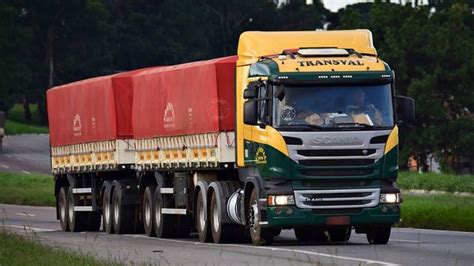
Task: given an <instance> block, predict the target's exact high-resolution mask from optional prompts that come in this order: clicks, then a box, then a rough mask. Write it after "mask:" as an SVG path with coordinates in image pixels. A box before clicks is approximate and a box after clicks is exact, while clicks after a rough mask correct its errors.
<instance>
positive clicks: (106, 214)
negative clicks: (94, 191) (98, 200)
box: [104, 198, 110, 223]
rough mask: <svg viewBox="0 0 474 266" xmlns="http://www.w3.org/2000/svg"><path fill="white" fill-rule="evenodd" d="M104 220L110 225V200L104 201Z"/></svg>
mask: <svg viewBox="0 0 474 266" xmlns="http://www.w3.org/2000/svg"><path fill="white" fill-rule="evenodd" d="M104 220H105V223H109V221H110V203H109V201H108V198H105V199H104Z"/></svg>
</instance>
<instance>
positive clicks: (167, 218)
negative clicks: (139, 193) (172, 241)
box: [153, 189, 177, 238]
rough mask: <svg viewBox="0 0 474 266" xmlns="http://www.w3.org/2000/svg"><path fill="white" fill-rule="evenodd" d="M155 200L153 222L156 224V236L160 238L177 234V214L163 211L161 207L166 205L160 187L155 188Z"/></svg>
mask: <svg viewBox="0 0 474 266" xmlns="http://www.w3.org/2000/svg"><path fill="white" fill-rule="evenodd" d="M153 200H154V202H155V204H154V205H155V211H154V212H153V213H154V221H153V223H154V225H155V233H156V236H157V237H160V238H170V237H173V236H175V230H176V222H177V219H176V215H171V214H163V213H162V212H161V209H163V208H165V207H166V205H165V203H164V202H163V197H162V195H161V192H160V190H159V189H155V194H154V195H153Z"/></svg>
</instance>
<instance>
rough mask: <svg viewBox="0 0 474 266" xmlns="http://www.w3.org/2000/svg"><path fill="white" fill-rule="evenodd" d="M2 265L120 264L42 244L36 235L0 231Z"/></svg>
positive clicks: (0, 260)
mask: <svg viewBox="0 0 474 266" xmlns="http://www.w3.org/2000/svg"><path fill="white" fill-rule="evenodd" d="M0 247H2V248H0V265H58V266H60V265H120V264H119V263H116V262H108V261H101V260H98V259H96V258H94V257H92V256H89V255H81V254H78V253H74V252H68V251H66V250H65V249H62V248H59V247H55V248H51V247H47V246H44V245H41V244H40V243H39V240H35V237H34V236H33V235H32V236H28V237H22V236H19V235H15V234H12V233H8V232H6V231H3V232H0Z"/></svg>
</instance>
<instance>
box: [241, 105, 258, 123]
mask: <svg viewBox="0 0 474 266" xmlns="http://www.w3.org/2000/svg"><path fill="white" fill-rule="evenodd" d="M244 123H245V124H247V125H253V126H255V125H258V123H257V101H256V100H254V99H251V100H248V101H246V102H245V103H244Z"/></svg>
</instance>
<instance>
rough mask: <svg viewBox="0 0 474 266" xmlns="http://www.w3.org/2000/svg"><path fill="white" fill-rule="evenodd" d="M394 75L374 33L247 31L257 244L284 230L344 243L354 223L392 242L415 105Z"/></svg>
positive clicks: (240, 154)
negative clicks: (403, 146)
mask: <svg viewBox="0 0 474 266" xmlns="http://www.w3.org/2000/svg"><path fill="white" fill-rule="evenodd" d="M394 81H395V76H394V71H393V70H392V69H391V68H390V67H389V66H388V64H386V63H385V62H383V61H382V60H381V59H380V58H378V57H377V53H376V51H375V49H374V48H373V45H372V36H371V33H370V31H368V30H353V31H332V32H268V33H264V32H247V33H244V34H242V36H241V38H240V43H239V61H238V63H237V93H238V95H237V121H242V122H243V123H242V124H241V125H239V124H238V125H237V162H238V164H239V166H241V167H242V170H241V172H246V173H245V174H243V175H244V176H247V175H248V176H254V177H255V179H257V180H259V181H258V182H260V183H261V185H259V188H258V191H259V193H258V194H259V195H258V197H257V198H258V199H256V200H255V202H254V204H252V202H249V203H248V204H246V205H248V206H255V210H254V211H253V212H252V211H251V212H250V213H257V214H258V215H254V216H251V215H250V218H249V219H251V220H252V219H253V220H254V221H252V222H250V227H251V229H250V232H251V236H252V240H253V242H254V243H255V242H259V241H262V240H263V241H269V240H270V238H271V236H272V235H274V234H275V233H274V232H275V231H277V232H278V229H279V228H294V229H295V234H296V237H297V238H298V240H315V241H318V240H322V239H323V238H324V237H325V235H326V234H325V233H326V232H327V233H328V235H329V237H330V238H331V239H332V240H335V241H344V240H347V239H349V237H350V233H351V228H352V227H354V228H355V230H356V232H357V233H366V234H367V238H368V240H369V242H370V243H377V244H385V243H387V241H388V239H389V237H390V230H391V226H392V225H393V224H395V223H397V222H399V221H400V203H401V195H400V190H399V189H398V188H397V186H396V179H397V171H398V162H397V160H398V127H397V121H398V122H401V121H404V122H410V121H411V120H413V110H414V102H413V100H412V99H410V98H407V97H399V96H396V95H395V86H394ZM239 91H240V95H239ZM395 105H397V106H400V107H399V109H398V110H396V109H395ZM396 111H398V113H397V112H396ZM239 117H241V119H239ZM237 123H239V122H237ZM258 182H255V183H258ZM246 193H249V192H246ZM246 198H247V199H248V200H251V198H252V195H246Z"/></svg>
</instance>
